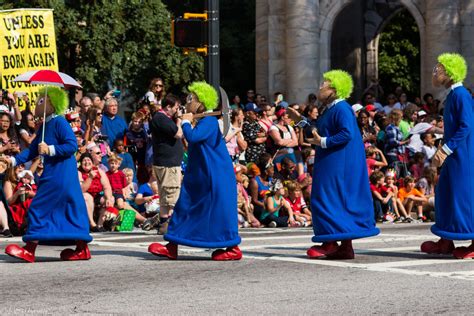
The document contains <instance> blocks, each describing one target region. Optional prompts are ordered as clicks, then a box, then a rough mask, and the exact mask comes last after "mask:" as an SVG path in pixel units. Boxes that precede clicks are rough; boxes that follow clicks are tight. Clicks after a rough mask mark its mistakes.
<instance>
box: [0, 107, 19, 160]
mask: <svg viewBox="0 0 474 316" xmlns="http://www.w3.org/2000/svg"><path fill="white" fill-rule="evenodd" d="M19 152H20V147H19V146H18V141H17V139H16V135H15V130H14V129H13V126H12V117H11V116H10V114H8V113H6V112H0V154H4V155H9V156H11V155H14V154H16V153H19Z"/></svg>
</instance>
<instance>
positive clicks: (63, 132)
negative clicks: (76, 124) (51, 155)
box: [48, 118, 77, 157]
mask: <svg viewBox="0 0 474 316" xmlns="http://www.w3.org/2000/svg"><path fill="white" fill-rule="evenodd" d="M55 127H56V131H55V137H56V139H57V142H58V143H57V144H55V145H54V150H55V151H56V154H55V157H70V156H72V155H74V153H75V152H76V151H77V140H76V136H74V132H73V131H72V128H71V126H70V125H69V124H68V122H67V121H66V120H65V119H63V118H57V123H56V126H55ZM48 145H50V144H48Z"/></svg>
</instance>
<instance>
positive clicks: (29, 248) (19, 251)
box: [5, 242, 38, 263]
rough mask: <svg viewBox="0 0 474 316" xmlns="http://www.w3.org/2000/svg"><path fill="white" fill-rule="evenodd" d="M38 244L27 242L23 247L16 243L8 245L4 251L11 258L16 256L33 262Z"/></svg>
mask: <svg viewBox="0 0 474 316" xmlns="http://www.w3.org/2000/svg"><path fill="white" fill-rule="evenodd" d="M37 245H38V244H36V243H33V242H27V243H26V245H25V246H24V247H20V246H18V245H8V246H7V247H6V248H5V253H6V254H7V255H9V256H10V257H13V258H18V259H21V260H23V261H26V262H30V263H32V262H35V250H36V246H37Z"/></svg>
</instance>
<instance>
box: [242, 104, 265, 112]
mask: <svg viewBox="0 0 474 316" xmlns="http://www.w3.org/2000/svg"><path fill="white" fill-rule="evenodd" d="M250 111H251V112H255V113H260V112H262V109H260V108H259V107H258V106H257V105H256V104H255V103H247V105H246V106H245V112H250Z"/></svg>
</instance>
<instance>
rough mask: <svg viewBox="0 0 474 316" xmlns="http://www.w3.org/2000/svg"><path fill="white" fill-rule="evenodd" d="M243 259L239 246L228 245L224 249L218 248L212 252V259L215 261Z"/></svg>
mask: <svg viewBox="0 0 474 316" xmlns="http://www.w3.org/2000/svg"><path fill="white" fill-rule="evenodd" d="M240 259H242V251H240V248H239V246H234V247H227V249H226V250H224V249H217V250H216V251H214V252H213V253H212V260H215V261H229V260H240Z"/></svg>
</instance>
